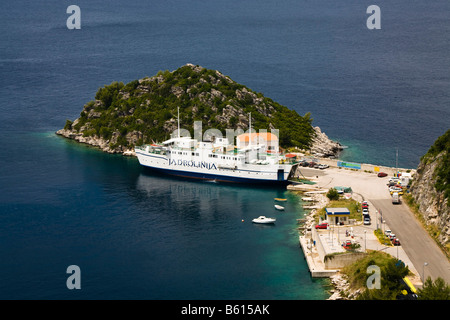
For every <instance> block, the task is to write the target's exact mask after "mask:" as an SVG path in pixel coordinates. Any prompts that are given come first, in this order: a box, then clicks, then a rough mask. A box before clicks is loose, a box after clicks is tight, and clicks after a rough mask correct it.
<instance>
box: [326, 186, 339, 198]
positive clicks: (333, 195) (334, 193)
mask: <svg viewBox="0 0 450 320" xmlns="http://www.w3.org/2000/svg"><path fill="white" fill-rule="evenodd" d="M327 197H328V199H330V200H339V193H338V192H337V190H336V189H335V188H330V190H328V192H327Z"/></svg>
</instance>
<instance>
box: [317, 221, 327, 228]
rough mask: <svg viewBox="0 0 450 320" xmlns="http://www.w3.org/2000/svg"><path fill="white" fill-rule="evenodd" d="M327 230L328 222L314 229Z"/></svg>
mask: <svg viewBox="0 0 450 320" xmlns="http://www.w3.org/2000/svg"><path fill="white" fill-rule="evenodd" d="M327 228H328V222H322V223H320V224H316V229H327Z"/></svg>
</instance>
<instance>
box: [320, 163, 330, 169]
mask: <svg viewBox="0 0 450 320" xmlns="http://www.w3.org/2000/svg"><path fill="white" fill-rule="evenodd" d="M328 167H329V166H328V165H327V164H320V165H319V169H322V170H323V169H326V168H328Z"/></svg>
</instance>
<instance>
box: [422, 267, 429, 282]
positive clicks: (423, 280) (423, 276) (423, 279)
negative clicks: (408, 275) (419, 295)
mask: <svg viewBox="0 0 450 320" xmlns="http://www.w3.org/2000/svg"><path fill="white" fill-rule="evenodd" d="M427 265H428V262H425V263H424V264H423V270H422V282H423V283H424V284H425V267H426V266H427Z"/></svg>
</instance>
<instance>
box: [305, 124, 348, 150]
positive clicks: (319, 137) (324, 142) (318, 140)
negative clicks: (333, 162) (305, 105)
mask: <svg viewBox="0 0 450 320" xmlns="http://www.w3.org/2000/svg"><path fill="white" fill-rule="evenodd" d="M314 131H315V133H316V134H315V137H314V138H313V141H312V146H311V151H310V152H311V154H312V155H313V156H316V157H319V158H327V157H337V156H338V155H339V152H341V151H342V150H343V146H342V145H341V144H340V143H339V142H337V141H333V140H331V139H330V138H328V136H327V135H326V134H325V133H324V132H322V130H321V129H320V128H319V127H314Z"/></svg>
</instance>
